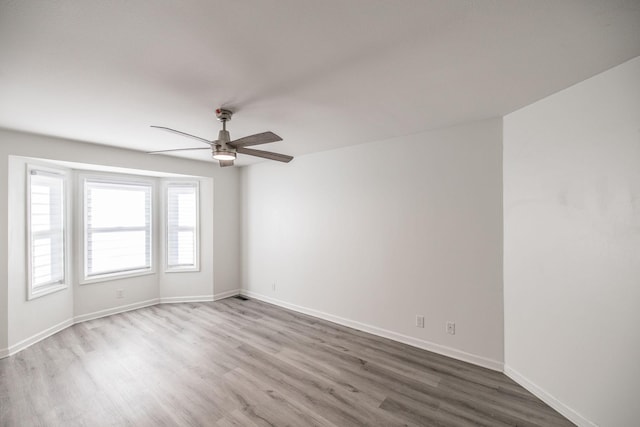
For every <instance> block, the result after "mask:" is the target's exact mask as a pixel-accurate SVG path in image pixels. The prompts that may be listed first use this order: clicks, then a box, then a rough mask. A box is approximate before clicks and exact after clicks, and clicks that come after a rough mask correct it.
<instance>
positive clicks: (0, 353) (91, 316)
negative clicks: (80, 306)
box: [0, 289, 240, 359]
mask: <svg viewBox="0 0 640 427" xmlns="http://www.w3.org/2000/svg"><path fill="white" fill-rule="evenodd" d="M239 293H240V290H239V289H235V290H231V291H226V292H221V293H219V294H215V295H196V296H186V297H165V298H153V299H150V300H146V301H140V302H135V303H133V304H127V305H120V306H118V307H112V308H107V309H105V310H99V311H94V312H92V313H86V314H81V315H79V316H75V317H73V318H72V319H68V320H65V321H64V322H61V323H59V324H57V325H54V326H52V327H50V328H48V329H45V330H44V331H42V332H39V333H37V334H35V335H33V336H30V337H29V338H26V339H24V340H22V341H20V342H19V343H16V344H14V345H12V346H10V347H9V348H4V349H0V359H3V358H5V357H8V356H11V355H14V354H16V353H18V352H19V351H21V350H24V349H25V348H27V347H29V346H31V345H33V344H35V343H37V342H39V341H42V340H43V339H45V338H48V337H50V336H51V335H53V334H55V333H57V332H60V331H61V330H63V329H65V328H68V327H69V326H72V325H75V324H76V323H82V322H87V321H89V320H95V319H99V318H101V317H106V316H111V315H114V314H118V313H124V312H126V311H131V310H137V309H139V308H144V307H150V306H152V305H157V304H171V303H178V302H208V301H216V300H219V299H223V298H228V297H230V296H234V295H238V294H239Z"/></svg>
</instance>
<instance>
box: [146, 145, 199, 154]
mask: <svg viewBox="0 0 640 427" xmlns="http://www.w3.org/2000/svg"><path fill="white" fill-rule="evenodd" d="M187 150H211V148H210V147H195V148H174V149H173V150H158V151H147V154H160V153H168V152H170V151H187Z"/></svg>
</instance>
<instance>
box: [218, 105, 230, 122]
mask: <svg viewBox="0 0 640 427" xmlns="http://www.w3.org/2000/svg"><path fill="white" fill-rule="evenodd" d="M232 115H233V111H231V110H225V109H224V108H218V109H217V110H216V117H217V119H218V120H220V121H221V122H223V123H224V122H228V121H229V120H231V116H232Z"/></svg>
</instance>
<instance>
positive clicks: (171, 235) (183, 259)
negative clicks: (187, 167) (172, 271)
mask: <svg viewBox="0 0 640 427" xmlns="http://www.w3.org/2000/svg"><path fill="white" fill-rule="evenodd" d="M197 208H198V186H197V184H196V183H176V184H169V185H168V186H167V267H169V268H172V267H173V268H175V267H179V268H189V267H196V265H197V263H196V261H197V252H196V248H197V241H196V239H197V236H198V232H197V220H198V212H197Z"/></svg>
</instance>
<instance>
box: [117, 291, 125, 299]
mask: <svg viewBox="0 0 640 427" xmlns="http://www.w3.org/2000/svg"><path fill="white" fill-rule="evenodd" d="M116 298H124V289H116Z"/></svg>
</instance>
